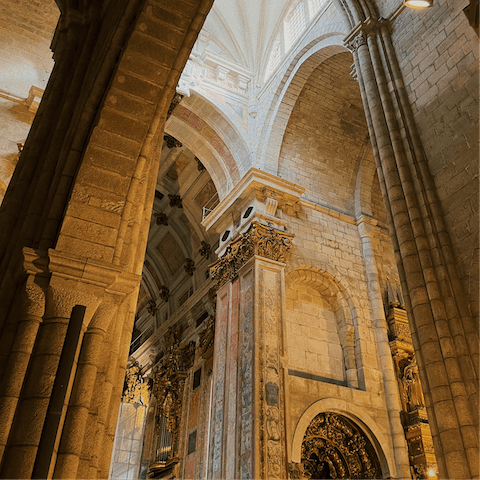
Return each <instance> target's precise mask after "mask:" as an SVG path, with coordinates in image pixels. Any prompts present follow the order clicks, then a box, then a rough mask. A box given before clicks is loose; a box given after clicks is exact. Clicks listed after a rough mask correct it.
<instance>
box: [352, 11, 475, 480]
mask: <svg viewBox="0 0 480 480" xmlns="http://www.w3.org/2000/svg"><path fill="white" fill-rule="evenodd" d="M346 43H347V44H348V45H349V46H350V47H351V49H352V50H353V55H354V58H355V65H356V72H357V78H358V82H359V86H360V91H361V94H362V100H363V103H364V107H365V114H366V119H367V124H368V127H369V133H370V138H371V141H372V146H373V151H374V154H375V160H376V164H377V172H378V177H379V181H380V186H381V189H382V194H383V198H384V202H385V206H386V211H387V216H388V218H389V224H390V234H391V237H392V243H393V246H394V251H395V257H396V261H397V267H398V271H399V274H400V278H401V283H402V290H403V292H404V295H405V304H406V308H407V313H408V318H409V321H410V328H411V332H412V340H413V344H414V346H415V351H416V353H417V361H418V366H419V369H420V374H421V376H422V386H423V388H424V394H425V402H426V405H427V411H428V416H429V419H430V422H431V424H430V425H431V428H432V434H433V439H434V445H435V451H436V452H437V460H438V466H439V470H440V475H441V476H442V477H450V478H475V477H476V476H477V475H478V435H477V431H478V377H477V368H478V337H477V335H478V331H477V328H476V326H475V323H474V322H472V318H471V316H470V314H469V312H468V308H467V307H466V306H467V305H468V298H467V296H466V294H465V291H464V290H463V289H462V288H461V286H460V282H459V280H458V273H457V272H456V268H455V265H453V264H452V260H451V259H453V258H454V255H453V252H452V248H451V243H450V239H449V235H448V232H447V231H446V229H445V227H444V222H443V218H442V214H441V212H440V211H439V208H438V203H439V202H438V200H437V198H436V194H435V189H434V188H432V185H433V181H432V178H431V175H430V173H429V172H428V168H427V166H426V162H425V158H424V152H423V149H422V147H421V143H420V140H419V135H418V132H417V131H416V126H415V124H414V122H413V121H412V113H411V108H410V106H409V104H408V103H407V101H406V95H405V92H404V86H403V81H402V78H401V74H400V69H399V67H398V61H397V59H396V57H395V55H394V52H393V48H392V45H391V39H390V34H389V32H388V25H386V23H385V22H384V21H382V20H380V21H378V22H377V21H373V20H372V19H368V20H366V21H364V22H362V23H360V24H359V25H358V26H356V27H355V29H354V30H353V31H352V32H351V34H350V35H348V36H347V39H346ZM474 332H477V333H476V334H474ZM474 337H475V340H473V339H474Z"/></svg>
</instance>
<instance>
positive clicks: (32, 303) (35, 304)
mask: <svg viewBox="0 0 480 480" xmlns="http://www.w3.org/2000/svg"><path fill="white" fill-rule="evenodd" d="M20 306H21V311H22V314H23V315H33V316H35V317H42V316H43V314H44V313H45V292H44V291H43V289H42V288H41V287H39V286H38V285H36V284H34V283H29V284H27V285H25V288H24V289H23V290H22V292H21V294H20Z"/></svg>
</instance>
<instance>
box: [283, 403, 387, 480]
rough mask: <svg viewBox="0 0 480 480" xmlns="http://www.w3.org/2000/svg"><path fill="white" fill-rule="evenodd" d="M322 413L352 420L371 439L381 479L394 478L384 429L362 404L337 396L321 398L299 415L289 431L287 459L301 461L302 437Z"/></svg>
mask: <svg viewBox="0 0 480 480" xmlns="http://www.w3.org/2000/svg"><path fill="white" fill-rule="evenodd" d="M322 412H332V413H337V414H339V415H342V416H344V417H346V418H348V419H349V420H351V421H352V422H353V423H355V424H356V425H357V426H358V427H359V428H360V429H361V430H362V432H363V433H364V434H365V436H366V437H367V438H368V440H369V441H370V442H371V444H372V445H373V447H374V449H375V453H376V454H377V457H378V460H379V462H380V468H381V470H382V475H383V478H395V470H396V469H395V461H394V456H393V449H392V446H391V443H390V441H389V439H388V437H387V435H385V434H384V433H383V432H384V428H382V426H381V425H380V424H379V423H378V422H377V421H376V420H375V419H373V418H372V417H371V416H370V414H369V412H368V410H367V409H366V408H364V407H361V406H358V405H354V404H352V403H351V402H347V401H345V400H341V399H337V398H331V397H328V398H323V399H320V400H318V401H316V402H314V403H313V404H311V405H310V406H309V407H308V408H307V409H306V410H305V411H304V412H303V414H302V415H301V417H300V419H299V420H298V422H297V425H296V427H295V430H294V432H293V439H292V444H291V457H290V458H291V462H293V463H300V462H301V451H302V443H303V438H304V436H305V432H306V431H307V428H308V426H309V425H310V423H311V422H312V420H313V419H314V418H315V417H316V416H317V415H318V414H320V413H322Z"/></svg>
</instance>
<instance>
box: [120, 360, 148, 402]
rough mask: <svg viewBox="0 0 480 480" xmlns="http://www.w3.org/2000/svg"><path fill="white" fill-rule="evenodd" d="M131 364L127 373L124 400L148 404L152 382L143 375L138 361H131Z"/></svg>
mask: <svg viewBox="0 0 480 480" xmlns="http://www.w3.org/2000/svg"><path fill="white" fill-rule="evenodd" d="M129 365H130V366H127V371H126V374H125V386H124V391H123V401H124V402H125V403H140V404H142V405H147V404H148V403H149V402H150V384H149V383H148V381H146V380H145V379H144V378H143V377H142V372H141V368H140V365H139V364H138V362H136V361H134V362H130V364H129Z"/></svg>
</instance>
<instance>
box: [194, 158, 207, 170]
mask: <svg viewBox="0 0 480 480" xmlns="http://www.w3.org/2000/svg"><path fill="white" fill-rule="evenodd" d="M195 161H196V162H197V168H198V171H199V172H203V171H204V170H205V165H204V164H203V163H202V162H201V161H200V159H199V158H198V157H195Z"/></svg>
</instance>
